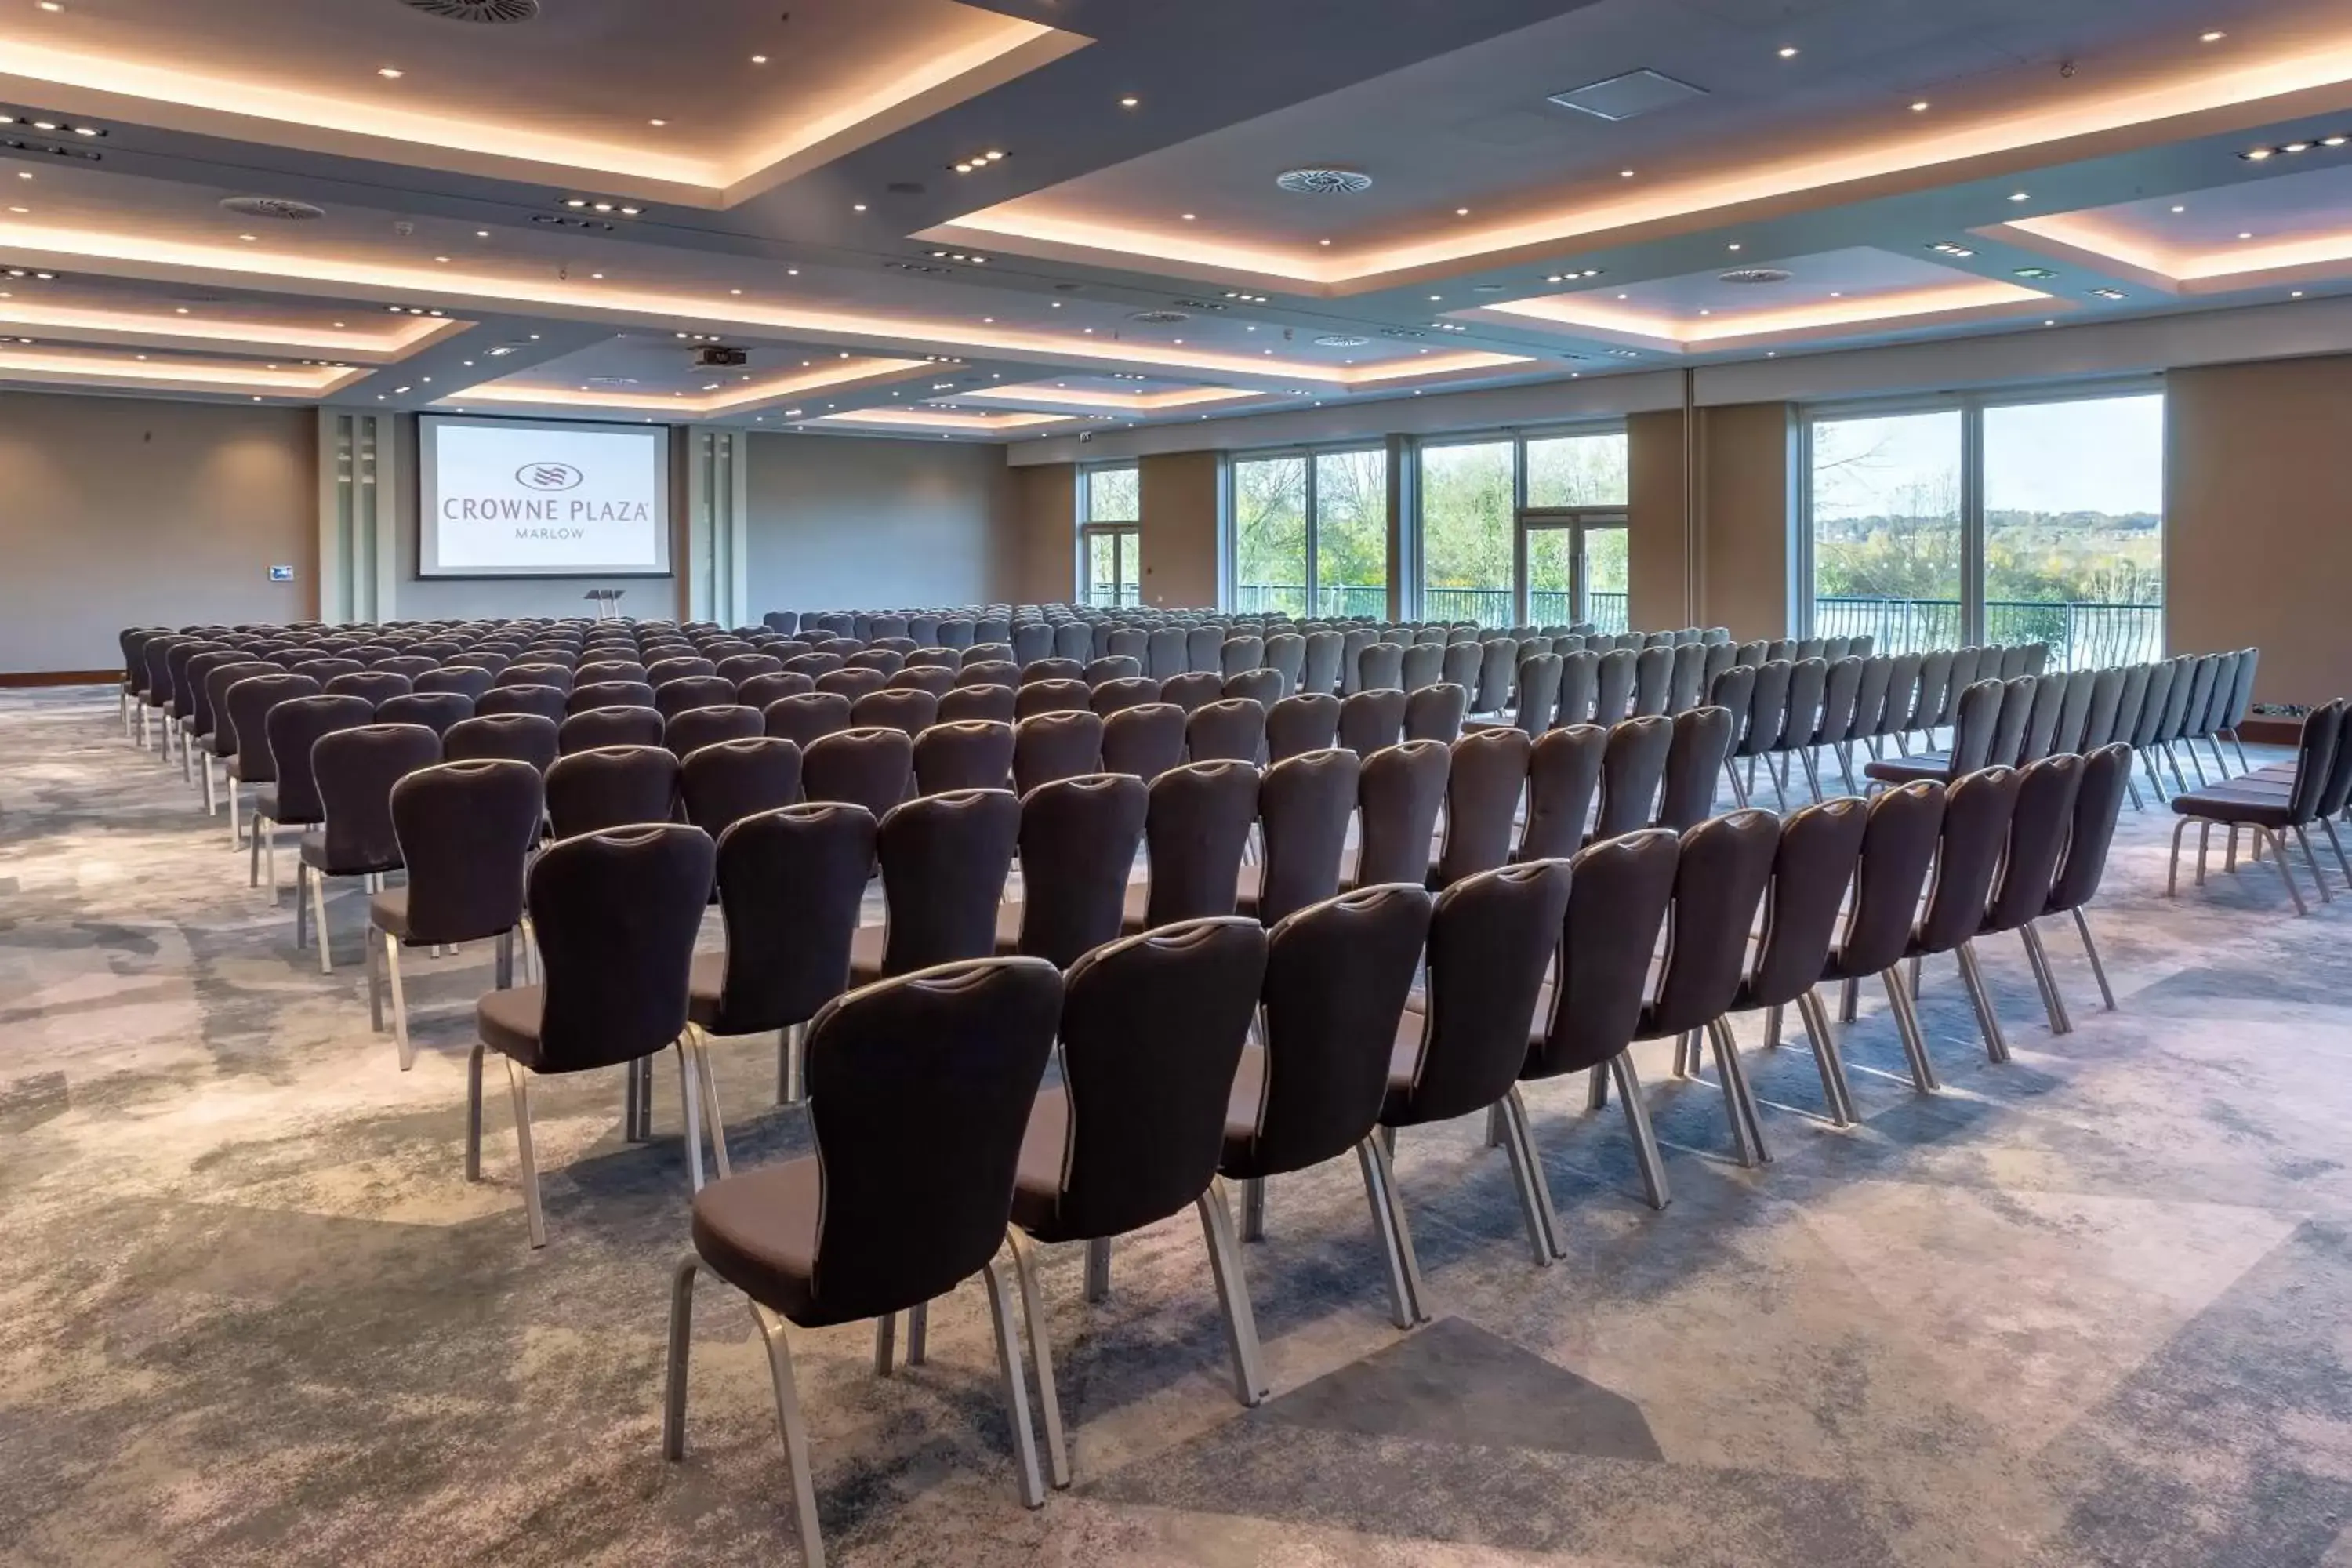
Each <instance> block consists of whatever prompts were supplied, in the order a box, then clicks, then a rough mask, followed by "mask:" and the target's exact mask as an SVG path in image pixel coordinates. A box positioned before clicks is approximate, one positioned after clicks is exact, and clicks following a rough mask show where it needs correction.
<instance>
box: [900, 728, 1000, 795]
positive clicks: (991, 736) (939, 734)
mask: <svg viewBox="0 0 2352 1568" xmlns="http://www.w3.org/2000/svg"><path fill="white" fill-rule="evenodd" d="M914 767H915V788H916V791H917V792H918V793H919V794H922V795H940V794H942V793H944V792H946V791H948V790H958V789H1003V787H1004V786H1005V783H1006V781H1007V780H1009V779H1010V778H1011V777H1012V776H1013V726H1012V725H1010V724H1001V723H998V722H996V721H993V720H989V719H971V720H965V721H959V722H955V723H938V724H933V725H931V726H930V727H929V729H927V730H925V731H923V732H922V733H921V734H919V735H918V736H916V737H915V752H914Z"/></svg>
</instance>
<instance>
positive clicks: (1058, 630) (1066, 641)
mask: <svg viewBox="0 0 2352 1568" xmlns="http://www.w3.org/2000/svg"><path fill="white" fill-rule="evenodd" d="M1094 655H1095V629H1094V627H1092V626H1088V625H1087V623H1086V622H1084V621H1065V622H1063V623H1062V624H1061V625H1060V626H1055V628H1054V657H1055V658H1071V659H1076V660H1077V661H1078V663H1079V664H1081V665H1083V664H1085V663H1086V662H1087V660H1088V659H1090V658H1093V657H1094Z"/></svg>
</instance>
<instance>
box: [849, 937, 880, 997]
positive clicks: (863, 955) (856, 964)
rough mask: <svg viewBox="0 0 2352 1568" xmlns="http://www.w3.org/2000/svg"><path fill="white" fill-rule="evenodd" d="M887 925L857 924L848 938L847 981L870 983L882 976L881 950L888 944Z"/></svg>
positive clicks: (860, 983)
mask: <svg viewBox="0 0 2352 1568" xmlns="http://www.w3.org/2000/svg"><path fill="white" fill-rule="evenodd" d="M889 937H890V928H889V927H888V926H887V925H878V926H859V927H858V928H857V930H856V933H855V934H853V935H852V936H851V937H850V939H849V983H850V984H852V985H853V986H855V985H871V984H874V982H876V981H877V980H879V979H881V978H882V950H883V949H884V948H885V947H886V946H887V945H888V942H889Z"/></svg>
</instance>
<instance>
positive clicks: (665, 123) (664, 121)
mask: <svg viewBox="0 0 2352 1568" xmlns="http://www.w3.org/2000/svg"><path fill="white" fill-rule="evenodd" d="M668 123H669V121H667V120H648V121H646V124H648V125H667V124H668Z"/></svg>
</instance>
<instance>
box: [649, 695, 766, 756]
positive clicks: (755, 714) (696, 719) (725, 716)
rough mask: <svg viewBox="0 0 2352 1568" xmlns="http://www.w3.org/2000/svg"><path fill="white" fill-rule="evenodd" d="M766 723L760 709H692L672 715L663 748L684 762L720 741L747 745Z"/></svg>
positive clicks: (736, 706) (731, 706)
mask: <svg viewBox="0 0 2352 1568" xmlns="http://www.w3.org/2000/svg"><path fill="white" fill-rule="evenodd" d="M763 723H764V721H763V720H762V718H761V713H760V710H758V709H757V708H746V707H744V706H743V705H742V704H741V703H740V702H737V703H730V704H728V705H727V706H725V707H723V708H689V709H688V710H686V711H684V712H683V713H673V714H671V715H670V716H669V720H668V721H667V723H665V724H664V725H663V726H662V744H664V745H665V746H667V747H668V748H669V749H670V750H671V751H673V752H677V756H678V759H679V760H680V761H681V762H683V761H684V760H685V759H686V758H688V757H689V756H692V755H693V754H694V753H695V752H698V751H700V750H701V749H702V748H703V747H705V746H715V745H717V744H718V743H719V742H721V741H745V740H750V739H751V737H753V736H755V735H759V734H761V732H762V728H763Z"/></svg>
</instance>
